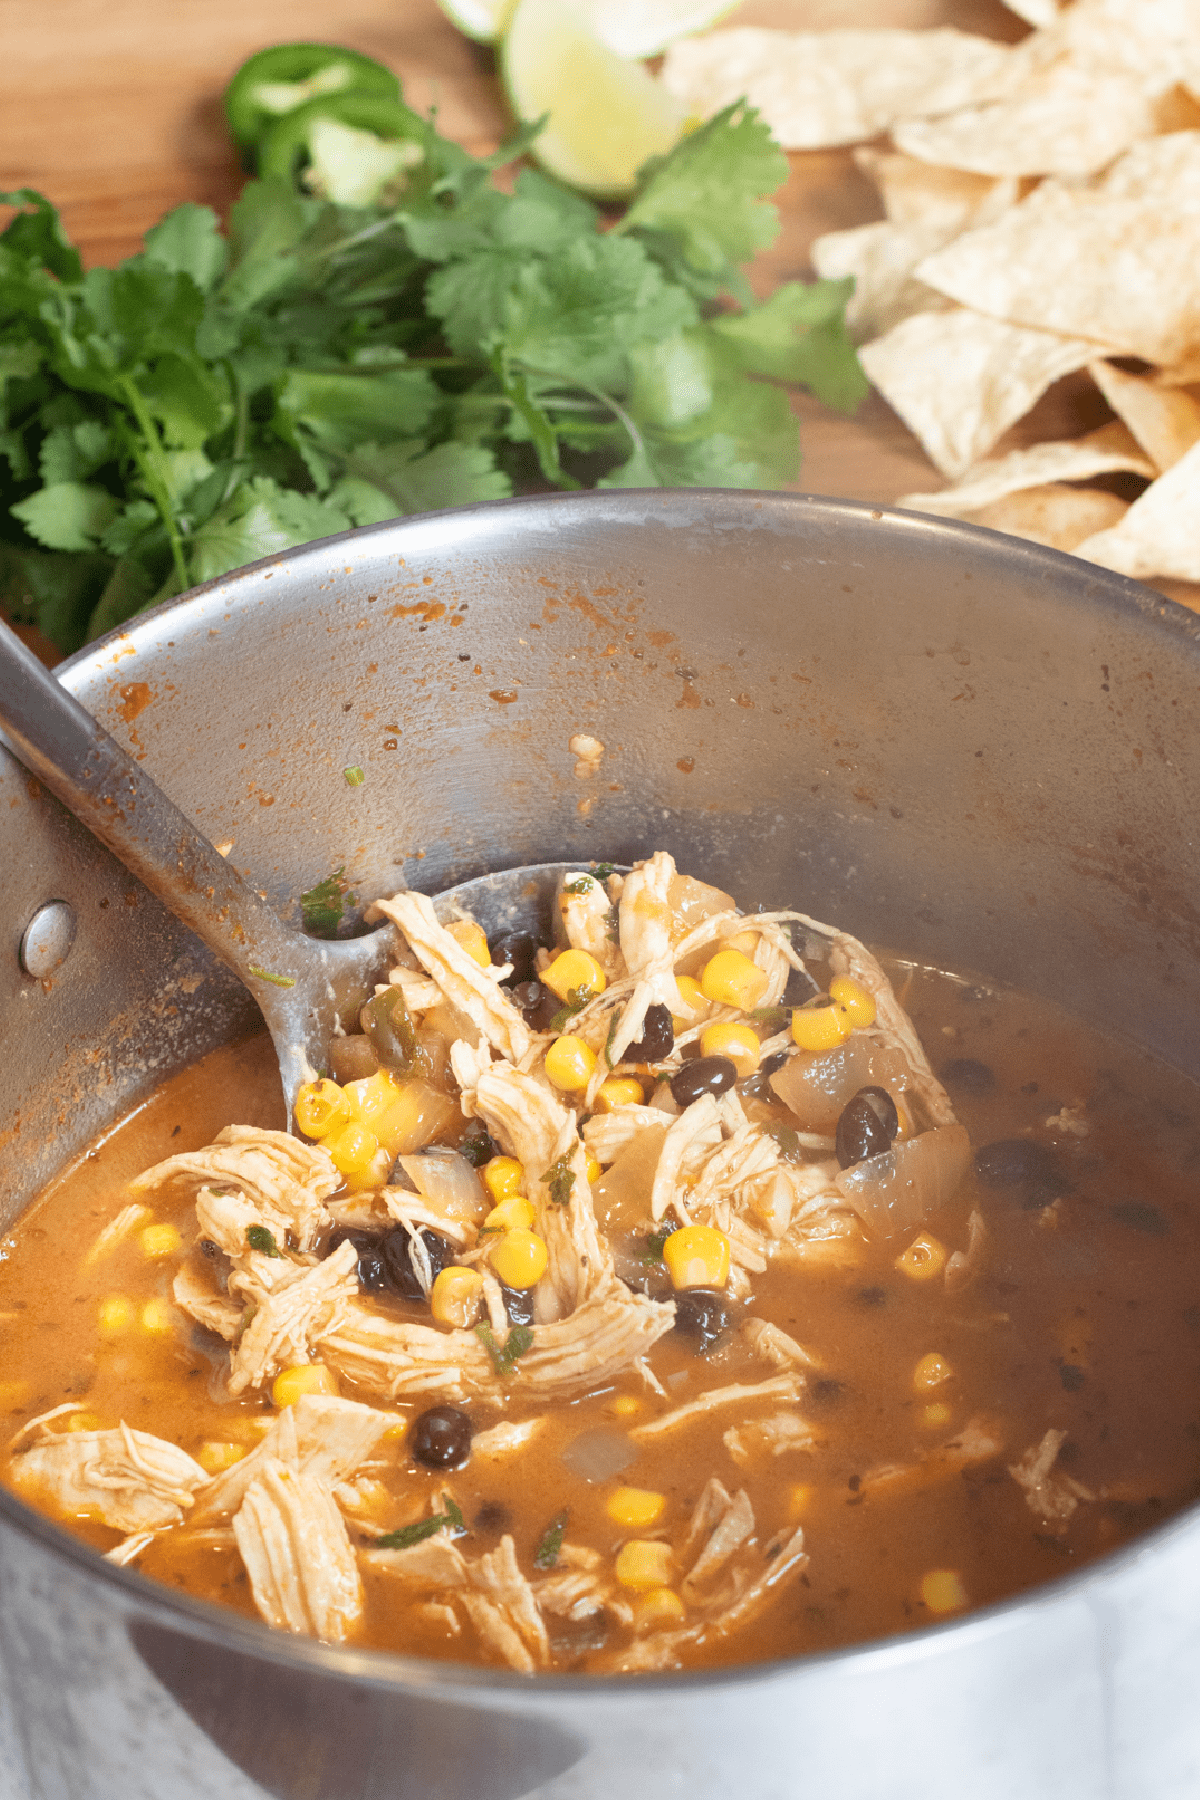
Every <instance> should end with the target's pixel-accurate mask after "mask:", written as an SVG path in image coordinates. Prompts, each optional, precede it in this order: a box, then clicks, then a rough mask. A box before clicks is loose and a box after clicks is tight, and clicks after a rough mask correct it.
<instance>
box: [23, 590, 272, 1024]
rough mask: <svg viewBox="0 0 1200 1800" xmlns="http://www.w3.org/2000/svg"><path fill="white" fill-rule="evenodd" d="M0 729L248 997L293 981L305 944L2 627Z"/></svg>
mask: <svg viewBox="0 0 1200 1800" xmlns="http://www.w3.org/2000/svg"><path fill="white" fill-rule="evenodd" d="M0 728H2V729H3V731H4V734H5V736H6V738H7V739H8V742H9V744H10V746H11V747H12V749H13V751H14V752H15V754H16V755H17V756H18V757H19V758H20V760H21V761H22V762H23V763H24V765H25V767H26V768H27V769H28V770H29V771H30V773H31V774H33V775H36V776H37V778H38V780H39V781H41V782H43V783H44V784H45V785H46V787H48V788H49V789H50V792H51V793H52V794H55V795H57V797H58V799H60V800H61V801H62V803H63V805H64V806H65V807H67V808H68V809H69V810H70V811H71V812H73V813H74V814H75V817H76V818H77V819H78V820H79V821H80V823H81V824H83V825H86V827H87V829H88V830H89V831H90V832H92V834H93V835H94V836H95V837H98V838H99V839H100V841H101V843H103V844H106V845H107V846H108V848H109V849H110V850H111V851H112V852H113V854H114V856H117V857H119V858H120V860H121V862H123V863H124V865H125V867H126V868H127V869H129V870H131V871H132V873H133V874H134V875H136V876H137V878H138V880H139V881H141V882H142V883H143V884H144V885H145V886H146V887H148V888H149V889H150V891H151V893H153V894H156V895H157V896H158V898H159V899H160V900H161V901H162V902H163V904H164V905H165V906H167V907H169V908H170V910H171V911H172V912H173V913H174V914H175V916H176V918H178V919H182V921H183V923H184V924H185V925H187V926H189V927H190V929H191V930H192V931H194V932H195V933H196V936H197V937H198V938H201V939H202V940H203V942H204V943H206V944H207V945H208V947H209V949H210V950H211V951H213V953H214V954H215V955H216V956H219V957H220V959H221V961H222V962H224V963H227V964H228V965H229V967H230V968H231V969H232V970H233V971H234V973H235V974H237V975H239V976H241V978H242V980H243V981H244V982H245V983H246V985H247V986H248V987H249V988H250V990H251V992H253V993H257V994H260V995H261V994H263V992H264V982H266V981H270V980H271V978H272V977H275V978H276V980H277V981H278V980H279V978H281V977H282V978H287V977H290V976H293V975H294V974H295V973H296V968H295V965H296V962H297V953H298V951H299V952H301V953H302V952H303V949H304V945H303V942H302V940H300V939H299V938H298V936H297V934H296V933H294V932H291V931H289V930H288V929H287V927H286V926H284V925H283V924H282V923H281V922H280V920H279V918H278V917H277V916H276V914H275V913H274V912H273V911H272V910H271V908H270V907H269V906H268V905H267V903H266V902H265V901H264V900H262V899H260V897H259V896H258V894H256V893H255V892H254V890H253V888H251V887H249V886H248V885H247V883H246V882H244V881H243V880H242V878H241V876H240V875H239V874H238V872H237V870H236V869H233V868H231V867H230V866H229V864H228V863H227V862H226V861H225V858H224V857H223V856H219V855H218V854H217V851H216V850H215V849H214V848H213V846H212V845H211V844H210V843H209V841H208V839H207V838H206V837H204V836H202V835H201V833H200V832H199V831H197V829H196V827H195V826H194V825H193V824H192V822H191V820H190V819H188V818H185V816H184V815H183V813H181V812H180V811H179V808H178V807H177V806H175V805H173V804H172V802H171V801H170V800H168V799H167V797H166V795H165V794H164V793H163V792H162V791H161V790H160V789H159V788H158V787H157V786H156V785H155V783H154V782H153V781H152V780H151V779H150V777H149V775H147V774H146V772H145V771H144V770H143V769H141V768H139V766H138V765H137V763H135V762H134V761H133V759H132V757H130V756H129V755H128V754H127V753H126V752H125V751H124V750H123V749H122V748H121V746H120V744H118V743H117V741H116V739H115V738H111V737H110V736H109V735H108V733H107V731H105V730H104V728H103V726H101V725H99V724H97V722H96V720H95V719H93V718H92V716H91V714H90V713H89V712H87V711H86V710H85V708H84V707H82V706H81V705H80V704H79V702H78V700H76V699H75V697H74V695H73V694H70V693H68V691H67V689H66V688H64V687H63V686H62V685H61V684H60V683H59V682H58V681H56V680H55V679H54V677H53V675H51V673H50V671H49V670H48V669H47V668H45V667H44V665H43V664H42V663H41V662H39V661H38V659H37V657H36V656H35V655H34V654H33V652H32V651H31V650H28V649H26V647H25V645H24V644H23V643H22V642H21V640H20V638H19V637H18V636H17V634H16V632H15V631H13V630H12V629H11V627H10V626H8V625H6V624H5V623H4V622H3V620H0ZM288 985H291V983H290V981H288Z"/></svg>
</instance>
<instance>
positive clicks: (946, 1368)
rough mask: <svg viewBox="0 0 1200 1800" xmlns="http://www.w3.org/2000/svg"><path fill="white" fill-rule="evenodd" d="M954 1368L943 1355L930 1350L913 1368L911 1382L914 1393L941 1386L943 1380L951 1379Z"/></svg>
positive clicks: (921, 1392) (925, 1391)
mask: <svg viewBox="0 0 1200 1800" xmlns="http://www.w3.org/2000/svg"><path fill="white" fill-rule="evenodd" d="M953 1379H954V1370H953V1369H952V1368H951V1367H950V1364H949V1363H948V1362H947V1361H946V1359H945V1357H944V1356H941V1355H939V1354H938V1352H937V1351H936V1350H931V1351H930V1352H929V1354H928V1356H923V1357H922V1358H921V1360H920V1362H919V1363H918V1364H917V1366H916V1368H915V1369H914V1370H913V1375H912V1384H913V1393H914V1394H927V1393H928V1392H929V1390H930V1389H931V1388H935V1387H941V1385H942V1383H943V1382H944V1381H953Z"/></svg>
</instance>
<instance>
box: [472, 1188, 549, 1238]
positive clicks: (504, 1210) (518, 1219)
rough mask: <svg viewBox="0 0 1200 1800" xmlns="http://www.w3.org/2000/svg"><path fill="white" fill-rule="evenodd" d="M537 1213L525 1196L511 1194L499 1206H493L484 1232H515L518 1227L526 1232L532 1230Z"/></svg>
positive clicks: (484, 1225)
mask: <svg viewBox="0 0 1200 1800" xmlns="http://www.w3.org/2000/svg"><path fill="white" fill-rule="evenodd" d="M536 1218H537V1213H536V1212H535V1211H534V1209H533V1207H532V1206H531V1205H530V1203H529V1201H528V1200H526V1198H525V1196H524V1194H509V1195H508V1197H507V1198H506V1199H504V1200H502V1201H501V1202H500V1204H499V1206H493V1208H492V1210H491V1212H490V1213H489V1214H488V1216H487V1218H486V1219H485V1220H484V1221H483V1230H484V1231H513V1230H515V1229H516V1228H517V1227H518V1226H520V1227H521V1228H522V1230H524V1231H528V1230H530V1228H531V1227H532V1225H533V1221H534V1220H535V1219H536Z"/></svg>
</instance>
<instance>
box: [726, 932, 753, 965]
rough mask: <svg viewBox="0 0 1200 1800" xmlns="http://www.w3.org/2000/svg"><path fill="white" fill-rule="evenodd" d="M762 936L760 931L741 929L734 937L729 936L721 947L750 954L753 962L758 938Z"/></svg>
mask: <svg viewBox="0 0 1200 1800" xmlns="http://www.w3.org/2000/svg"><path fill="white" fill-rule="evenodd" d="M761 936H762V933H761V932H760V931H739V932H737V933H735V935H734V936H733V937H727V938H726V939H725V941H724V943H723V944H722V945H721V948H722V950H740V951H741V953H742V955H743V956H748V957H749V958H750V960H751V962H753V960H754V952H755V951H756V950H757V948H758V940H759V938H760V937H761Z"/></svg>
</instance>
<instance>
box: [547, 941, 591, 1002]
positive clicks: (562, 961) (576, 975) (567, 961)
mask: <svg viewBox="0 0 1200 1800" xmlns="http://www.w3.org/2000/svg"><path fill="white" fill-rule="evenodd" d="M538 980H539V981H540V982H541V984H542V986H543V987H548V988H549V989H550V992H551V993H552V994H557V995H558V998H559V999H560V1000H570V999H572V998H574V999H576V1000H591V999H593V998H594V997H595V996H596V995H597V994H602V993H603V992H604V990H605V988H606V987H607V986H608V976H607V975H606V974H605V973H604V970H603V969H602V968H601V967H600V964H599V963H598V962H597V961H596V959H595V957H594V956H589V955H588V953H587V951H586V950H564V951H563V953H562V955H561V956H556V957H555V959H554V961H553V962H552V963H551V964H550V967H549V968H548V969H543V970H542V972H541V974H540V975H539V976H538Z"/></svg>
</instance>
